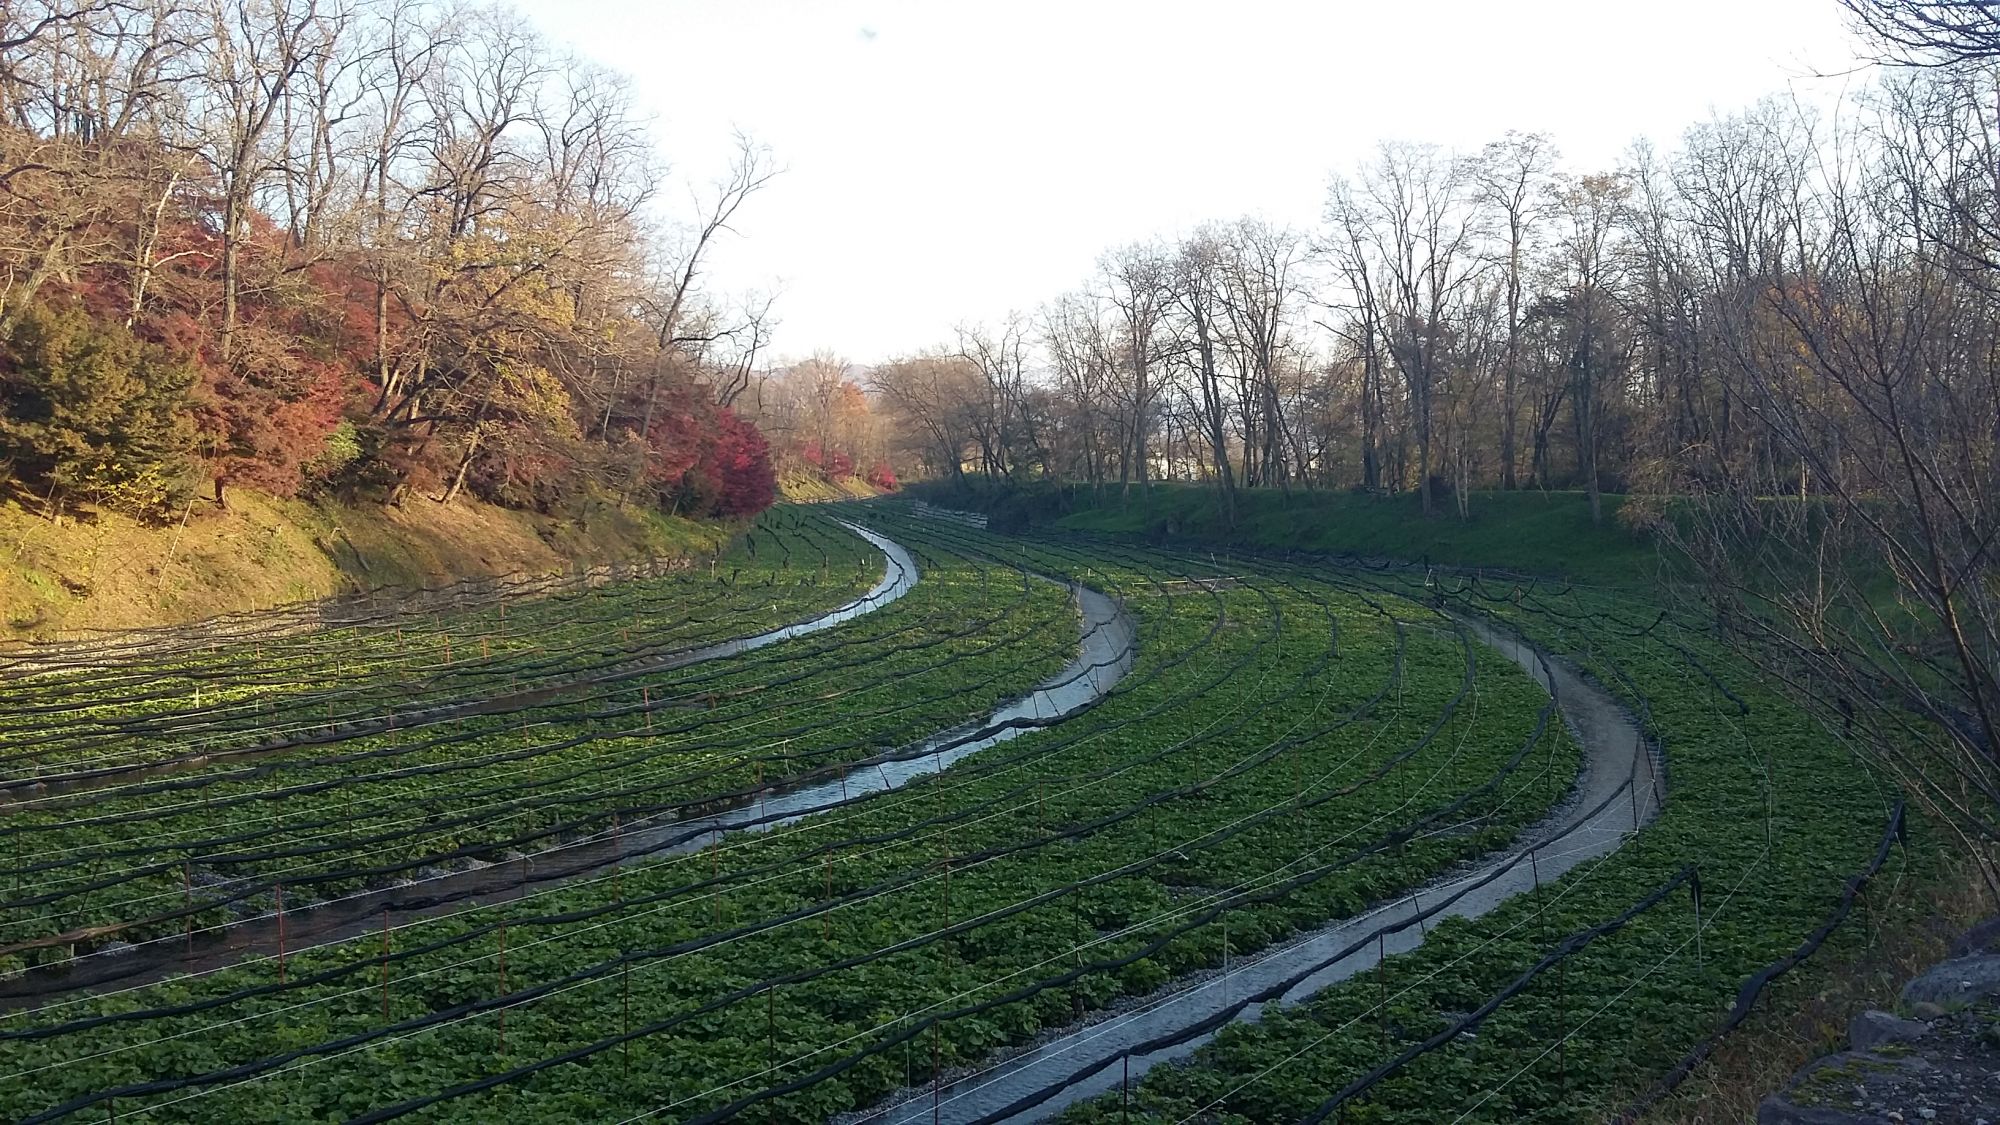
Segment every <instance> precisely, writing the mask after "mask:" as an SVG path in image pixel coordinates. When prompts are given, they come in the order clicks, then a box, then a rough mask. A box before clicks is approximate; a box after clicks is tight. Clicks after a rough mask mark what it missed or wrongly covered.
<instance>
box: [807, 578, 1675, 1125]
mask: <svg viewBox="0 0 2000 1125" xmlns="http://www.w3.org/2000/svg"><path fill="white" fill-rule="evenodd" d="M1456 620H1457V621H1458V623H1459V624H1460V625H1461V626H1463V627H1464V628H1465V629H1466V630H1468V631H1469V632H1470V633H1471V634H1472V635H1473V636H1475V637H1477V638H1478V639H1479V640H1480V641H1482V642H1484V643H1485V644H1486V645H1488V646H1489V647H1491V648H1493V649H1495V650H1497V651H1498V652H1500V653H1501V654H1502V655H1504V656H1505V657H1507V658H1508V659H1509V660H1511V661H1513V662H1514V663H1515V664H1517V665H1519V666H1520V667H1521V668H1522V669H1524V670H1525V671H1527V672H1528V674H1529V675H1530V676H1531V677H1533V678H1534V680H1535V682H1536V683H1538V684H1540V685H1541V686H1542V687H1543V688H1544V689H1546V690H1547V691H1548V692H1549V693H1550V694H1551V695H1552V696H1554V697H1555V700H1556V703H1557V706H1558V708H1559V710H1560V711H1561V713H1562V716H1563V719H1564V721H1565V723H1567V724H1568V726H1569V728H1570V731H1571V733H1572V734H1573V735H1575V737H1576V738H1577V740H1578V742H1579V743H1580V744H1581V746H1582V747H1583V768H1582V771H1581V774H1580V776H1579V777H1578V779H1577V782H1576V784H1575V786H1574V787H1573V789H1572V790H1571V792H1570V793H1569V795H1568V796H1567V798H1566V799H1565V800H1564V801H1563V802H1562V803H1561V804H1560V805H1558V807H1556V808H1555V809H1553V810H1551V812H1550V813H1549V814H1548V815H1547V816H1546V817H1544V818H1543V819H1542V821H1541V822H1539V823H1537V824H1536V825H1534V826H1533V827H1531V828H1530V829H1528V830H1527V831H1526V832H1524V833H1523V834H1522V836H1521V838H1520V840H1519V842H1518V843H1517V845H1516V846H1515V847H1513V848H1511V849H1509V850H1507V851H1505V852H1503V853H1501V854H1498V855H1494V856H1490V857H1488V858H1486V859H1483V860H1481V861H1478V862H1475V863H1473V864H1471V865H1469V866H1467V867H1466V868H1464V869H1461V870H1458V871H1454V872H1451V873H1448V874H1446V875H1444V876H1442V877H1439V878H1437V879H1434V880H1432V881H1430V882H1428V883H1426V884H1425V885H1423V886H1422V887H1419V888H1417V889H1416V890H1414V891H1412V892H1410V893H1409V894H1407V895H1404V896H1402V897H1400V898H1397V899H1394V900H1392V901H1390V902H1386V903H1382V904H1379V905H1377V906H1375V907H1374V908H1372V909H1370V910H1369V911H1367V912H1366V913H1363V914H1360V915H1356V916H1354V917H1351V918H1346V919H1342V920H1340V921H1338V922H1334V923H1332V924H1330V925H1328V926H1325V927H1323V928H1321V929H1319V930H1317V931H1315V932H1313V933H1311V934H1308V935H1306V936H1304V937H1303V938H1300V939H1297V940H1294V941H1292V942H1289V943H1286V944H1283V945H1280V946H1278V947H1275V948H1273V949H1270V950H1266V951H1264V952H1262V953H1260V954H1257V955H1255V956H1252V957H1249V958H1246V959H1244V960H1243V961H1241V962H1238V963H1235V964H1230V965H1228V966H1227V967H1225V968H1224V969H1223V970H1221V971H1220V972H1216V973H1211V974H1203V975H1200V976H1198V977H1197V978H1196V979H1193V980H1183V981H1178V982H1173V983H1170V984H1168V985H1167V986H1165V987H1163V988H1162V989H1160V990H1159V991H1157V992H1155V993H1153V994H1151V995H1149V996H1145V997H1140V998H1137V999H1135V1000H1133V1001H1130V1002H1128V1003H1125V1004H1123V1005H1120V1006H1117V1007H1115V1008H1113V1009H1110V1010H1107V1011H1104V1012H1100V1013H1097V1015H1096V1016H1095V1017H1094V1018H1092V1019H1090V1020H1088V1021H1086V1022H1084V1023H1082V1024H1078V1025H1072V1026H1070V1027H1067V1028H1063V1029H1059V1030H1056V1031H1054V1032H1053V1033H1050V1034H1047V1035H1045V1036H1044V1037H1043V1039H1042V1041H1041V1042H1039V1043H1037V1044H1036V1045H1034V1046H1032V1047H1031V1048H1029V1049H1028V1050H1026V1051H1023V1052H1021V1053H1019V1054H1016V1055H1013V1056H1012V1057H1009V1058H1007V1059H1005V1060H1003V1061H1001V1062H999V1063H996V1064H992V1065H989V1066H987V1067H985V1068H983V1069H980V1070H977V1071H975V1072H973V1073H971V1074H969V1075H965V1076H963V1077H960V1078H958V1079H957V1080H955V1081H952V1082H950V1083H948V1084H943V1085H938V1086H923V1087H912V1088H908V1089H905V1090H903V1091H901V1092H899V1093H898V1094H897V1095H895V1096H893V1097H891V1098H890V1099H888V1100H886V1101H885V1102H883V1103H882V1104H880V1105H878V1106H876V1107H874V1108H873V1109H870V1110H867V1111H865V1112H860V1113H853V1114H847V1115H843V1118H842V1120H843V1121H847V1122H861V1121H867V1122H886V1123H891V1125H916V1123H919V1122H926V1121H928V1122H936V1123H944V1122H950V1123H953V1125H991V1123H1000V1122H1028V1121H1037V1120H1041V1119H1044V1118H1048V1117H1051V1116H1054V1115H1055V1114H1057V1113H1060V1112H1061V1111H1062V1110H1064V1109H1066V1108H1068V1107H1069V1106H1071V1105H1074V1104H1075V1103H1077V1102H1080V1101H1083V1100H1086V1099H1088V1098H1092V1097H1095V1096H1097V1095H1100V1094H1104V1093H1108V1092H1110V1091H1113V1090H1117V1089H1119V1088H1120V1087H1121V1085H1124V1084H1127V1083H1129V1082H1130V1081H1131V1080H1132V1079H1134V1078H1136V1077H1138V1076H1141V1075H1143V1074H1144V1073H1145V1072H1146V1071H1148V1070H1151V1069H1152V1068H1153V1067H1156V1066H1160V1065H1163V1064H1168V1063H1172V1062H1173V1061H1175V1060H1177V1059H1181V1058H1184V1057H1186V1056H1188V1055H1189V1054H1191V1053H1193V1052H1194V1051H1195V1050H1196V1049H1197V1048H1199V1047H1201V1046H1202V1045H1203V1044H1205V1043H1207V1042H1209V1041H1210V1040H1212V1039H1213V1038H1214V1037H1215V1033H1216V1031H1217V1030H1219V1029H1220V1028H1221V1027H1223V1026H1225V1025H1227V1024H1228V1023H1230V1022H1233V1021H1238V1020H1242V1021H1255V1020H1257V1019H1258V1018H1259V1016H1260V1015H1261V1013H1262V1011H1263V1009H1264V1007H1265V1005H1266V1004H1279V1005H1290V1004H1296V1003H1299V1002H1301V1001H1303V1000H1305V999H1307V998H1309V997H1311V996H1312V995H1313V994H1314V993H1316V992H1318V991H1319V990H1321V989H1323V988H1326V987H1328V986H1329V985H1333V984H1336V983H1338V982H1340V981H1342V980H1345V979H1347V978H1348V977H1351V976H1354V975H1355V974H1357V973H1361V972H1365V971H1367V970H1369V969H1372V968H1374V967H1375V966H1376V965H1377V964H1379V963H1380V962H1381V961H1382V960H1383V959H1384V958H1386V957H1388V956H1391V955H1394V954H1397V953H1404V952H1408V951H1409V950H1412V949H1414V948H1416V947H1417V946H1418V945H1420V944H1421V943H1422V942H1423V940H1424V936H1425V934H1426V933H1427V932H1428V928H1429V926H1430V925H1431V924H1432V923H1433V921H1435V920H1439V919H1443V918H1447V917H1466V918H1471V917H1477V916H1479V915H1481V914H1484V913H1486V912H1488V911H1490V910H1492V909H1493V908H1494V907H1496V906H1498V905H1499V904H1500V903H1502V902H1503V901H1505V900H1507V899H1508V898H1511V897H1513V896H1514V895H1517V894H1521V893H1523V892H1525V891H1530V890H1534V889H1537V888H1538V887H1539V886H1540V885H1541V883H1542V881H1543V880H1545V879H1555V878H1558V877H1560V876H1561V875H1562V874H1563V873H1564V872H1566V871H1569V870H1570V869H1571V868H1573V867H1576V866H1577V865H1579V864H1581V863H1584V862H1587V861H1589V860H1593V859H1598V858H1600V857H1603V856H1605V855H1608V854H1610V853H1611V852H1613V851H1615V850H1617V849H1618V848H1619V846H1620V845H1622V844H1623V843H1624V842H1625V841H1626V840H1628V839H1630V838H1631V837H1632V836H1633V835H1634V834H1635V833H1636V832H1638V831H1639V829H1641V828H1643V827H1644V826H1645V825H1646V824H1648V823H1650V822H1651V821H1652V820H1653V819H1654V818H1655V817H1656V816H1658V815H1659V811H1660V802H1661V800H1662V799H1663V797H1664V793H1663V782H1662V771H1661V769H1660V764H1659V762H1658V761H1657V760H1656V758H1655V754H1654V751H1653V749H1652V748H1651V747H1650V746H1649V745H1648V743H1647V741H1646V739H1645V738H1644V737H1643V736H1642V734H1641V733H1640V729H1639V726H1638V723H1637V722H1636V721H1635V720H1634V718H1633V717H1632V715H1631V714H1630V713H1629V712H1628V711H1627V710H1626V709H1625V708H1624V707H1623V705H1621V704H1620V703H1619V702H1618V701H1617V700H1615V699H1613V698H1612V697H1611V695H1610V693H1608V692H1606V691H1605V690H1604V689H1603V688H1602V687H1600V686H1599V685H1598V684H1597V683H1595V682H1594V681H1592V680H1591V679H1589V678H1588V677H1587V676H1585V675H1583V674H1582V673H1580V672H1578V671H1577V670H1576V669H1574V668H1572V667H1570V666H1568V665H1567V664H1564V663H1562V662H1560V661H1557V660H1552V659H1551V658H1549V657H1548V656H1547V655H1546V654H1544V653H1542V652H1540V651H1539V650H1537V649H1535V648H1534V647H1533V646H1531V645H1529V644H1528V643H1527V642H1525V641H1523V640H1521V639H1520V638H1518V637H1516V636H1512V635H1508V634H1505V633H1503V632H1501V631H1500V630H1498V629H1496V628H1494V627H1493V626H1491V625H1489V624H1487V623H1485V622H1483V621H1478V620H1473V619H1469V618H1463V617H1459V618H1456Z"/></svg>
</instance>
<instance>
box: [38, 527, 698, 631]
mask: <svg viewBox="0 0 2000 1125" xmlns="http://www.w3.org/2000/svg"><path fill="white" fill-rule="evenodd" d="M733 534H734V526H733V525H731V524H725V523H713V522H701V521H695V520H688V519H680V518H677V517H673V516H667V515H662V514H660V513H657V512H647V511H640V510H637V509H632V508H618V507H609V506H607V507H604V508H602V509H599V510H596V511H593V512H592V513H590V515H588V516H587V517H586V518H584V519H581V520H558V519H552V518H549V517H545V516H538V515H535V514H533V513H529V512H518V511H512V510H508V509H504V508H496V507H493V506H491V505H488V504H480V503H475V502H468V501H460V502H456V503H453V504H449V505H445V504H436V503H432V502H430V501H428V500H418V501H413V502H411V503H409V504H407V505H405V506H404V507H401V508H388V507H383V506H381V505H378V504H362V505H359V506H354V507H347V506H339V505H333V504H319V503H309V502H305V501H299V500H279V499H274V498H272V497H268V496H261V495H258V494H256V493H253V492H250V491H248V490H235V491H233V492H232V493H231V495H230V506H229V508H228V510H226V511H217V510H216V509H215V508H214V506H213V505H210V504H206V503H197V504H196V505H194V507H193V508H192V509H190V510H189V512H188V518H187V519H186V520H185V522H182V521H174V522H172V523H168V524H166V525H164V526H160V525H153V524H148V523H144V522H141V521H139V520H134V519H131V518H129V517H126V516H121V515H117V514H115V513H85V514H84V515H83V516H82V517H81V518H79V517H77V516H65V517H64V518H63V519H62V520H61V521H55V520H51V519H49V518H47V517H46V516H43V515H41V514H39V513H37V512H35V511H32V510H30V509H28V508H25V507H22V506H20V505H17V504H14V503H11V502H6V501H0V642H4V641H11V640H25V639H35V638H49V637H55V636H59V635H61V634H63V633H65V632H70V631H74V630H78V629H103V628H130V627H138V626H145V625H157V624H169V623H174V622H180V621H189V620H194V619H197V618H201V617H208V616H212V615H215V614H219V613H230V612H235V611H239V610H248V609H260V608H265V607H269V606H274V605H280V604H283V603H287V602H296V601H301V600H305V599H310V598H323V597H330V596H333V595H337V594H341V593H350V592H354V591H357V590H365V589H375V588H381V587H409V586H427V585H437V584H440V583H444V582H449V581H451V580H453V579H456V578H463V577H470V576H481V575H501V574H516V573H519V574H533V573H546V572H551V571H559V570H563V569H565V568H567V567H570V566H575V565H595V564H599V563H608V562H621V561H633V560H638V559H645V558H660V557H676V556H696V555H704V554H710V553H713V552H715V551H717V550H719V549H720V548H721V547H722V546H723V545H725V544H726V543H727V542H728V540H729V538H730V536H731V535H733Z"/></svg>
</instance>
